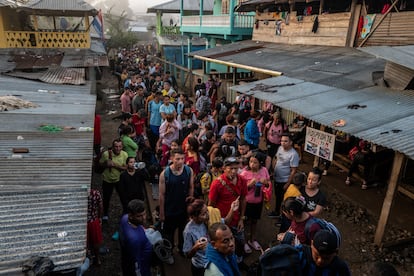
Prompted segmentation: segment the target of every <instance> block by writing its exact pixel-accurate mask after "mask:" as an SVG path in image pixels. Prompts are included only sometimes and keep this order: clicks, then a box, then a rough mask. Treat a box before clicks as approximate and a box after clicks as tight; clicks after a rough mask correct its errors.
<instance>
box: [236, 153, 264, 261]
mask: <svg viewBox="0 0 414 276" xmlns="http://www.w3.org/2000/svg"><path fill="white" fill-rule="evenodd" d="M265 159H266V156H265V155H264V154H262V153H260V152H254V153H253V154H252V155H251V156H250V158H249V165H248V166H247V167H246V168H244V169H243V171H242V172H241V174H240V175H241V176H242V177H243V178H244V179H245V180H246V183H247V195H246V202H247V205H246V217H247V219H248V220H249V221H250V239H249V241H248V242H247V244H245V245H244V251H245V252H246V253H250V252H251V248H250V247H252V248H253V249H254V250H258V251H260V249H261V246H260V244H259V243H258V242H257V240H256V237H255V236H256V226H257V221H258V220H259V219H260V214H261V213H262V208H263V191H262V189H263V188H266V187H269V185H270V184H271V183H270V176H269V172H268V171H267V169H266V167H264V166H263V164H264V162H265ZM249 245H250V247H249Z"/></svg>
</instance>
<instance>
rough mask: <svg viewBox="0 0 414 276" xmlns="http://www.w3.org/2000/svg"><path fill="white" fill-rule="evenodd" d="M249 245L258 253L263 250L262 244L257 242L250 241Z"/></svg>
mask: <svg viewBox="0 0 414 276" xmlns="http://www.w3.org/2000/svg"><path fill="white" fill-rule="evenodd" d="M247 243H248V244H249V245H250V247H251V248H253V249H254V250H256V251H261V250H262V247H261V246H260V244H259V243H258V242H257V241H256V240H254V241H248V242H247Z"/></svg>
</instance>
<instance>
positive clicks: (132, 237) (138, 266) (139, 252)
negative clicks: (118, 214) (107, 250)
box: [119, 214, 152, 276]
mask: <svg viewBox="0 0 414 276" xmlns="http://www.w3.org/2000/svg"><path fill="white" fill-rule="evenodd" d="M119 240H120V243H121V253H122V254H121V256H122V272H123V274H124V275H131V274H133V275H135V274H136V271H139V272H140V273H141V274H140V275H142V276H150V275H151V268H150V266H151V255H152V244H151V243H150V241H149V240H148V238H147V236H146V235H145V229H144V227H142V225H139V226H138V227H137V228H135V227H133V226H132V225H130V224H129V223H128V214H126V215H124V216H123V217H122V218H121V223H120V229H119ZM138 275H139V274H138Z"/></svg>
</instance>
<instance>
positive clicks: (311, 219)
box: [304, 217, 319, 240]
mask: <svg viewBox="0 0 414 276" xmlns="http://www.w3.org/2000/svg"><path fill="white" fill-rule="evenodd" d="M315 223H317V224H319V222H318V219H317V218H315V217H311V218H310V219H308V221H307V222H306V224H305V229H304V232H305V237H306V238H307V239H308V240H311V238H310V236H309V232H310V228H311V227H312V225H313V224H315Z"/></svg>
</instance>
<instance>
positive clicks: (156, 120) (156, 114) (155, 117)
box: [148, 101, 162, 126]
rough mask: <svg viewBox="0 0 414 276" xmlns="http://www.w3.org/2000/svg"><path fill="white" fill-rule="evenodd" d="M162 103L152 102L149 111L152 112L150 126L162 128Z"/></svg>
mask: <svg viewBox="0 0 414 276" xmlns="http://www.w3.org/2000/svg"><path fill="white" fill-rule="evenodd" d="M161 105H162V102H161V101H159V102H158V103H156V102H155V101H150V103H149V106H148V111H149V112H150V125H153V126H160V125H161V113H160V107H161Z"/></svg>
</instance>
